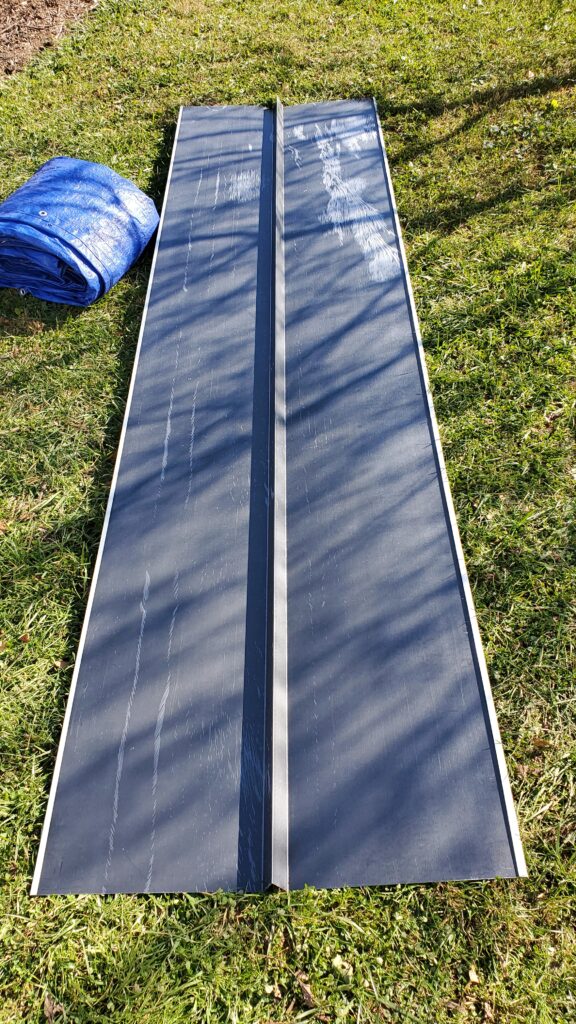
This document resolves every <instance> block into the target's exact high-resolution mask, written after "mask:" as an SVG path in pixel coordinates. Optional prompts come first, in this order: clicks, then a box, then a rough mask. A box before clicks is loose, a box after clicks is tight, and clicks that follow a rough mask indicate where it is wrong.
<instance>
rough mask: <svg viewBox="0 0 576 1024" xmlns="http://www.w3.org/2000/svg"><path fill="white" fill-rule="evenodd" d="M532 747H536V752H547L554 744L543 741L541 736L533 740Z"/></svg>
mask: <svg viewBox="0 0 576 1024" xmlns="http://www.w3.org/2000/svg"><path fill="white" fill-rule="evenodd" d="M532 746H533V747H536V750H547V749H548V747H551V746H552V744H551V743H550V741H549V740H543V739H542V737H541V736H534V737H533V738H532Z"/></svg>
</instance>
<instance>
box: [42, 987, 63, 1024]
mask: <svg viewBox="0 0 576 1024" xmlns="http://www.w3.org/2000/svg"><path fill="white" fill-rule="evenodd" d="M61 1013H64V1007H63V1006H62V1003H57V1002H56V1000H55V999H54V996H51V995H50V993H49V992H47V993H46V997H45V999H44V1016H45V1017H46V1020H47V1021H50V1022H51V1021H53V1020H54V1019H55V1018H56V1017H58V1016H59V1015H60V1014H61Z"/></svg>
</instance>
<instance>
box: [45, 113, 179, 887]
mask: <svg viewBox="0 0 576 1024" xmlns="http://www.w3.org/2000/svg"><path fill="white" fill-rule="evenodd" d="M183 109H184V108H183V107H180V110H179V112H178V121H177V124H176V133H175V135H174V143H173V146H172V155H171V157H170V166H169V169H168V177H167V179H166V188H165V190H164V199H163V202H162V212H161V214H160V222H159V224H158V230H157V234H156V244H155V246H154V256H153V258H152V266H151V268H150V276H149V278H148V289H147V291H146V299H145V302H144V309H143V312H142V322H141V324H140V333H139V335H138V343H137V345H136V355H135V357H134V366H133V368H132V376H131V378H130V387H129V390H128V397H127V399H126V409H125V412H124V421H123V423H122V430H121V433H120V441H119V444H118V451H117V454H116V463H115V466H114V474H113V477H112V484H111V486H110V494H109V496H108V504H107V505H106V513H105V515H104V525H103V527H102V535H101V537H100V544H99V547H98V554H97V556H96V564H95V566H94V574H93V576H92V584H91V586H90V593H89V595H88V603H87V605H86V612H85V614H84V623H83V625H82V633H81V634H80V643H79V645H78V653H77V655H76V662H75V665H74V673H73V675H72V682H71V684H70V692H69V694H68V703H67V705H66V712H65V715H64V721H63V724H62V733H61V736H60V743H59V746H58V753H57V755H56V764H55V766H54V774H53V776H52V785H51V787H50V795H49V797H48V804H47V807H46V815H45V818H44V825H43V826H42V834H41V837H40V846H39V849H38V858H37V860H36V867H35V869H34V877H33V879H32V885H31V887H30V895H31V896H37V895H38V886H39V884H40V878H41V875H42V868H43V866H44V855H45V852H46V844H47V842H48V834H49V832H50V824H51V821H52V812H53V810H54V801H55V799H56V790H57V788H58V780H59V778H60V770H61V767H62V759H63V757H64V747H65V745H66V739H67V736H68V729H69V726H70V717H71V714H72V705H73V703H74V695H75V692H76V684H77V682H78V676H79V673H80V664H81V662H82V655H83V653H84V645H85V643H86V635H87V632H88V624H89V621H90V614H91V611H92V604H93V602H94V595H95V593H96V584H97V582H98V574H99V572H100V564H101V562H102V556H103V553H104V545H105V543H106V534H107V533H108V526H109V523H110V515H111V513H112V505H113V502H114V495H115V493H116V484H117V481H118V473H119V470H120V460H121V458H122V451H123V448H124V440H125V438H126V430H127V428H128V419H129V416H130V407H131V404H132V394H133V391H134V385H135V382H136V372H137V369H138V363H139V359H140V349H141V347H142V339H143V337H144V326H145V323H146V316H147V313H148V304H149V302H150V293H151V291H152V282H153V280H154V271H155V269H156V260H157V257H158V250H159V247H160V237H161V234H162V226H163V224H164V215H165V213H166V206H167V203H168V192H169V189H170V182H171V179H172V170H173V167H174V158H175V155H176V144H177V142H178V136H179V134H180V125H181V122H182V111H183Z"/></svg>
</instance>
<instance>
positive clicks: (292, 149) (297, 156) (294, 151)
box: [288, 146, 302, 167]
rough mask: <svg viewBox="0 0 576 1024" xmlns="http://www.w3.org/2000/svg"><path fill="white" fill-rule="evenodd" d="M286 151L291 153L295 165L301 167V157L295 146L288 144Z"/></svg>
mask: <svg viewBox="0 0 576 1024" xmlns="http://www.w3.org/2000/svg"><path fill="white" fill-rule="evenodd" d="M288 152H289V153H291V154H292V158H293V160H294V163H295V164H296V167H302V157H301V156H300V151H299V149H298V147H297V146H288Z"/></svg>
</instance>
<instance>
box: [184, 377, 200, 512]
mask: <svg viewBox="0 0 576 1024" xmlns="http://www.w3.org/2000/svg"><path fill="white" fill-rule="evenodd" d="M197 395H198V381H196V386H195V388H194V394H193V396H192V412H191V413H190V443H189V445H188V489H187V491H186V500H185V502H184V508H188V502H189V501H190V495H191V494H192V475H193V472H194V437H195V434H196V396H197Z"/></svg>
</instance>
